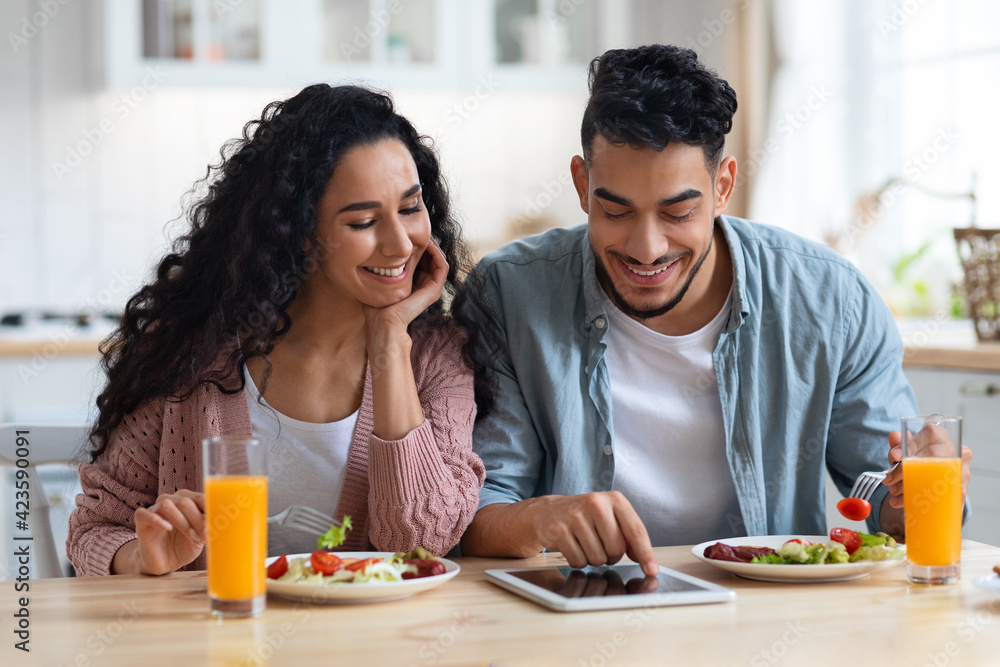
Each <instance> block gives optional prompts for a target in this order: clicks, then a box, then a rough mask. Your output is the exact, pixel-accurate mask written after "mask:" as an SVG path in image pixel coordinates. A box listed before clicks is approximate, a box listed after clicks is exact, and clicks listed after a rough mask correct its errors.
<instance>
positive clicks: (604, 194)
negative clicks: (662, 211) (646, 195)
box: [594, 188, 701, 208]
mask: <svg viewBox="0 0 1000 667" xmlns="http://www.w3.org/2000/svg"><path fill="white" fill-rule="evenodd" d="M594 196H595V197H600V198H601V199H607V200H608V201H610V202H613V203H615V204H619V205H620V206H634V204H633V203H632V200H631V199H626V198H625V197H620V196H618V195H615V194H611V193H610V192H608V190H607V189H606V188H596V189H595V190H594ZM699 197H701V192H699V191H698V190H695V189H694V188H688V189H687V190H685V191H684V192H682V193H680V194H679V195H676V196H674V197H668V198H666V199H661V200H660V201H658V202H656V207H657V208H663V207H665V206H673V205H674V204H679V203H680V202H682V201H687V200H689V199H697V198H699Z"/></svg>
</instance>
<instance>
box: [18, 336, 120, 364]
mask: <svg viewBox="0 0 1000 667" xmlns="http://www.w3.org/2000/svg"><path fill="white" fill-rule="evenodd" d="M100 343H101V339H100V338H79V339H72V340H68V341H64V342H57V341H51V340H46V341H38V340H4V339H0V357H34V356H35V355H36V354H37V355H41V356H43V357H45V358H46V359H51V358H53V357H63V356H81V355H91V354H93V355H97V354H100V351H99V350H98V345H100Z"/></svg>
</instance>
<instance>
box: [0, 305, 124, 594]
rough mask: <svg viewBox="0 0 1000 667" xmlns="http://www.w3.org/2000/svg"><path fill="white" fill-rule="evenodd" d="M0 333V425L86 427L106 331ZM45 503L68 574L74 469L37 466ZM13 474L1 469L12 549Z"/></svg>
mask: <svg viewBox="0 0 1000 667" xmlns="http://www.w3.org/2000/svg"><path fill="white" fill-rule="evenodd" d="M9 329H10V328H9V327H4V330H5V331H2V332H0V422H20V423H25V424H43V423H49V424H72V423H86V422H90V421H92V420H93V418H94V405H95V403H94V398H95V396H96V392H97V391H98V390H99V389H100V387H99V383H101V382H103V374H102V372H101V370H100V367H99V365H98V364H99V361H100V354H99V352H98V343H99V340H100V335H103V334H105V333H107V329H101V330H99V334H100V335H98V333H95V332H94V331H97V328H96V327H95V330H94V331H88V330H84V329H78V328H76V327H72V326H68V325H53V326H48V327H41V326H40V327H38V328H35V329H32V330H30V331H20V330H15V331H16V332H17V333H15V334H12V333H10V331H8V330H9ZM38 473H39V476H40V477H41V481H42V485H43V487H44V489H45V494H46V497H47V498H48V501H49V519H50V521H51V523H52V527H53V533H54V536H55V540H56V546H57V549H58V551H59V558H60V563H61V565H62V567H63V570H64V571H69V560H68V559H67V558H66V554H65V550H64V549H63V545H64V544H65V542H66V535H67V526H68V523H69V514H70V512H72V511H73V508H74V507H75V506H76V495H77V494H78V493H80V492H81V491H80V481H79V478H78V477H77V474H76V467H75V466H63V465H47V466H39V469H38ZM13 507H14V470H13V468H6V467H0V543H2V544H8V545H9V544H13V543H12V542H11V537H12V536H13V535H14V512H13ZM11 561H12V553H9V550H4V552H3V553H2V554H0V579H6V578H10V577H9V576H8V575H10V573H11V572H13V569H12V565H13V564H12V562H11Z"/></svg>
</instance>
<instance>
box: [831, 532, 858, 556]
mask: <svg viewBox="0 0 1000 667" xmlns="http://www.w3.org/2000/svg"><path fill="white" fill-rule="evenodd" d="M830 539H831V540H833V541H834V542H840V543H841V544H843V545H844V548H845V549H847V553H849V554H852V553H854V552H855V551H857V550H858V547H860V546H861V536H860V535H858V534H857V533H855V532H854V531H853V530H848V529H847V528H834V529H833V530H831V531H830Z"/></svg>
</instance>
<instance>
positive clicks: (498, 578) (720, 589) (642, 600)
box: [484, 563, 736, 611]
mask: <svg viewBox="0 0 1000 667" xmlns="http://www.w3.org/2000/svg"><path fill="white" fill-rule="evenodd" d="M634 565H635V564H634V563H620V564H616V565H605V566H601V567H586V568H582V570H583V571H584V572H593V571H597V570H600V571H604V570H606V569H613V570H619V569H621V568H632V567H634ZM566 567H568V566H566V565H548V566H544V567H512V568H502V569H492V570H486V571H485V572H484V574H485V575H486V579H487V580H488V581H490V582H491V583H493V584H496V585H497V586H499V587H501V588H503V589H506V590H508V591H510V592H512V593H516V594H517V595H520V596H521V597H524V598H527V599H528V600H531V601H532V602H535V603H537V604H540V605H542V606H543V607H546V608H548V609H552V610H554V611H601V610H607V609H634V608H636V607H669V606H678V605H692V604H710V603H714V602H730V601H733V600H735V599H736V591H734V590H732V589H730V588H726V587H724V586H719V585H718V584H713V583H712V582H710V581H705V580H704V579H699V578H697V577H693V576H691V575H689V574H685V573H683V572H678V571H677V570H672V569H670V568H667V567H663V566H662V565H660V571H659V573H660V574H662V575H666V576H668V577H674V578H676V579H680V580H681V581H684V582H686V583H689V584H692V585H695V586H698V587H699V588H700V589H701V590H697V591H672V592H669V593H647V594H643V595H611V596H607V597H579V598H569V597H565V596H563V595H559V594H558V593H554V592H552V591H549V590H546V589H544V588H542V587H541V586H536V585H535V584H533V583H531V582H529V581H526V580H524V579H521V578H520V577H518V576H516V574H514V573H517V572H530V571H542V570H558V569H561V568H566ZM571 569H572V568H571Z"/></svg>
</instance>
